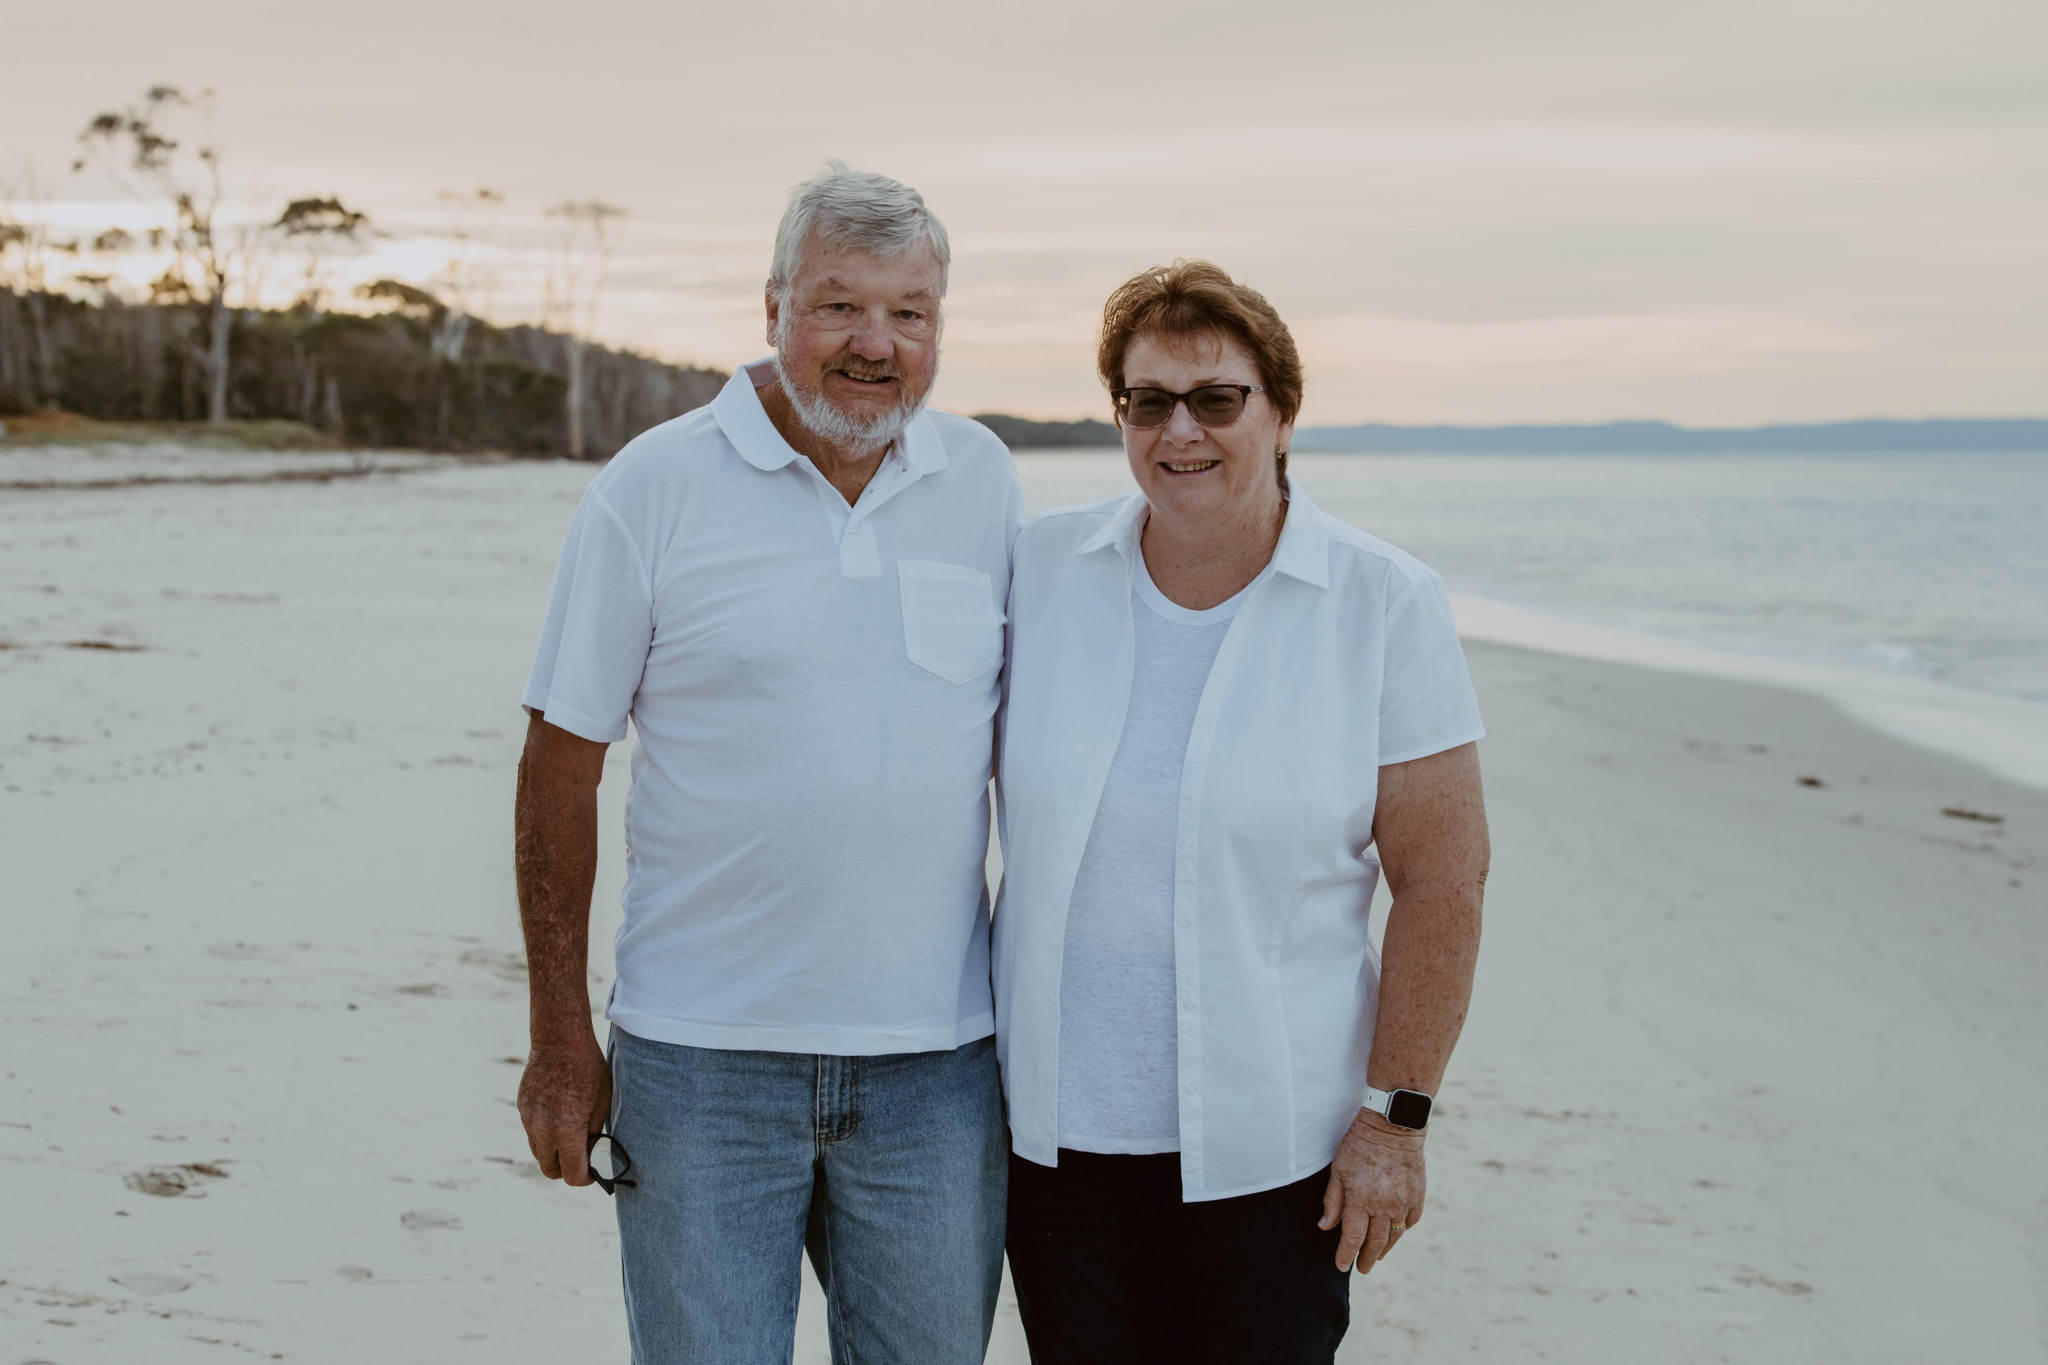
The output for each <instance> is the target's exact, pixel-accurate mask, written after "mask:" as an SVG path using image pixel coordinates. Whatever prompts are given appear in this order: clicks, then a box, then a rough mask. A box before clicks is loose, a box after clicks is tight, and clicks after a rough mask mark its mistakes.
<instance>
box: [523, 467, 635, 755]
mask: <svg viewBox="0 0 2048 1365" xmlns="http://www.w3.org/2000/svg"><path fill="white" fill-rule="evenodd" d="M653 638H654V596H653V591H652V587H651V580H650V577H649V574H648V568H647V562H646V560H645V558H644V557H643V556H642V555H641V553H640V551H639V548H638V547H637V546H636V545H634V543H633V539H632V537H631V536H629V535H628V534H627V533H626V528H625V527H624V525H622V524H621V523H620V521H619V518H618V514H617V513H616V512H614V511H613V510H612V508H611V506H610V504H608V503H607V502H605V500H604V498H603V496H602V495H601V494H600V493H598V491H597V490H596V489H595V488H592V489H590V490H589V491H587V492H585V493H584V495H583V502H582V505H581V506H579V507H578V508H577V509H576V519H575V520H574V521H573V522H571V523H570V525H569V536H568V539H567V540H565V541H564V542H563V544H562V560H561V563H560V564H559V565H558V566H556V569H555V589H554V593H553V595H552V596H551V597H550V598H549V599H548V616H547V621H546V623H545V624H544V625H543V626H542V627H541V633H540V649H539V651H538V652H537V653H536V654H535V656H534V660H533V676H532V677H530V678H529V679H528V680H527V683H526V694H525V696H524V697H522V698H521V704H522V705H524V706H525V707H526V709H527V710H529V711H539V712H541V713H543V714H544V715H545V716H546V717H547V719H548V723H549V724H551V725H559V726H560V727H561V728H562V729H564V730H567V731H568V732H569V733H571V734H573V735H581V736H582V737H583V738H584V739H588V740H595V741H597V742H598V743H600V744H616V743H617V742H618V741H620V740H622V739H624V738H625V737H626V717H627V716H628V715H629V714H630V713H631V711H632V709H633V696H634V694H635V693H637V692H638V691H639V690H640V675H641V673H642V671H643V670H644V669H645V668H646V666H647V650H648V647H649V645H650V643H651V642H652V641H653Z"/></svg>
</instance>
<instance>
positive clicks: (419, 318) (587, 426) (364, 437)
mask: <svg viewBox="0 0 2048 1365" xmlns="http://www.w3.org/2000/svg"><path fill="white" fill-rule="evenodd" d="M370 288H371V289H372V290H373V291H375V292H376V293H377V294H378V295H380V296H381V297H382V299H383V300H385V301H390V302H395V303H396V306H395V307H392V308H391V309H390V311H387V312H381V313H342V312H334V311H321V312H315V311H314V310H313V309H311V308H309V307H306V306H304V305H300V306H296V307H293V308H289V309H229V310H227V315H226V316H227V320H226V324H225V325H226V327H227V329H228V330H227V335H226V337H225V341H226V342H227V349H228V354H229V355H230V356H231V357H232V364H231V365H230V366H229V368H228V370H227V378H226V383H225V386H224V389H221V390H216V389H215V387H214V382H213V376H212V373H211V372H210V371H209V369H208V366H207V364H206V354H207V350H208V348H209V346H210V344H211V341H212V337H213V336H214V334H215V333H214V332H213V330H212V329H213V327H214V326H215V324H214V321H213V319H212V317H211V310H210V308H209V307H208V306H207V305H205V304H202V303H127V302H123V301H121V300H120V299H118V298H110V299H107V300H104V301H99V302H87V301H83V300H79V299H75V298H72V297H69V296H68V295H64V294H56V293H49V292H39V293H32V294H24V293H20V292H17V291H15V290H13V289H9V288H0V416H5V415H11V414H18V413H23V412H28V411H30V410H33V409H35V408H39V407H55V408H62V409H64V410H65V411H67V412H75V413H78V414H80V415H82V416H86V417H92V418H97V419H100V420H105V421H202V420H208V419H210V418H212V417H214V415H215V414H216V412H218V411H220V408H219V407H218V406H217V405H216V399H222V400H224V404H225V413H226V415H227V416H228V417H230V418H244V419H263V418H282V419H286V420H291V421H298V422H304V423H305V424H307V425H308V426H311V427H315V428H317V429H319V430H321V431H324V432H326V433H328V434H329V435H331V436H332V437H333V438H334V439H335V440H337V441H339V442H342V443H344V444H348V445H362V446H403V447H407V448H411V449H417V450H445V451H503V452H506V453H509V454H518V455H571V454H574V455H575V456H577V457H579V458H588V459H605V458H608V457H610V456H611V455H612V454H614V453H616V452H617V450H618V449H619V447H621V446H623V445H624V444H625V443H626V442H627V441H629V440H631V439H632V438H633V437H634V436H636V435H638V434H639V433H640V432H642V431H645V430H646V429H647V428H648V427H651V426H654V425H655V424H657V423H659V422H664V421H667V420H668V419H669V418H671V417H674V416H676V415H677V414H679V413H682V412H687V411H689V410H690V409H692V408H695V407H700V406H702V405H703V404H705V403H708V402H710V401H711V399H712V398H713V397H715V396H716V395H717V393H718V390H719V388H720V386H721V385H723V384H724V382H725V380H726V376H725V375H724V374H723V373H721V372H720V371H717V370H711V369H700V368H695V367H682V366H676V365H668V364H664V363H662V362H661V361H658V360H654V359H651V358H649V357H647V356H642V355H636V354H633V353H632V352H629V351H615V350H611V349H609V348H606V347H603V346H596V345H591V344H589V343H587V342H575V343H573V344H574V345H575V346H576V347H577V348H578V349H579V350H580V352H581V354H580V357H579V362H580V365H581V367H582V375H583V380H582V383H583V389H584V393H583V401H582V403H581V411H580V429H581V435H582V438H583V439H582V442H581V449H580V450H574V451H572V448H571V443H570V441H569V429H568V426H567V422H568V415H569V386H570V375H571V369H570V366H571V364H572V361H571V358H570V357H571V345H572V341H571V339H570V338H569V337H566V336H564V335H563V334H561V333H558V332H554V331H549V330H546V329H543V328H539V327H530V326H517V327H494V326H492V325H490V324H489V323H486V322H482V321H480V320H478V319H474V318H471V319H469V320H468V322H467V325H466V327H465V328H464V329H463V330H464V337H463V345H462V347H461V350H460V351H459V353H457V354H455V355H453V356H451V355H450V353H449V348H448V347H447V345H446V344H445V341H444V339H443V338H444V336H445V333H446V331H447V324H448V318H449V310H448V308H447V306H446V305H445V304H443V303H442V302H440V301H439V300H438V299H436V298H435V297H434V296H433V295H431V294H429V293H427V292H426V291H425V290H421V289H419V288H417V287H415V286H412V285H406V284H402V283H400V282H397V281H388V280H387V281H378V282H377V284H376V285H373V286H371V287H370Z"/></svg>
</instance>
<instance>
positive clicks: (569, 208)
mask: <svg viewBox="0 0 2048 1365" xmlns="http://www.w3.org/2000/svg"><path fill="white" fill-rule="evenodd" d="M625 216H626V211H625V210H624V209H622V208H619V207H618V206H617V205H615V204H606V203H602V202H600V201H599V200H596V199H586V200H581V201H578V200H573V199H572V200H569V201H567V202H565V203H561V204H557V205H555V207H553V208H551V209H549V210H548V217H550V218H552V219H554V220H555V222H556V225H557V230H556V233H555V242H554V252H553V255H552V257H551V258H550V261H549V265H548V278H547V294H546V307H547V321H548V326H549V327H551V328H552V329H554V330H555V331H557V332H560V333H561V334H562V347H563V352H564V358H565V359H566V360H567V362H568V365H567V368H568V371H569V394H568V404H567V407H568V414H567V415H568V423H569V433H568V434H569V458H570V459H572V460H580V459H582V458H583V451H584V433H583V423H584V414H585V409H586V407H587V406H588V398H587V395H586V392H585V387H584V374H583V353H584V349H585V348H586V347H587V346H588V345H589V342H590V338H591V335H592V334H593V333H594V332H596V330H597V307H598V304H599V302H600V301H601V300H602V299H603V297H604V287H605V283H606V281H607V279H608V278H609V277H610V275H611V266H612V250H613V248H614V246H616V244H617V240H618V229H619V224H620V222H621V220H623V219H624V218H625Z"/></svg>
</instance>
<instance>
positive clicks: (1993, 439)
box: [1293, 417, 2048, 455]
mask: <svg viewBox="0 0 2048 1365" xmlns="http://www.w3.org/2000/svg"><path fill="white" fill-rule="evenodd" d="M1293 448H1294V449H1295V450H1298V451H1303V452H1310V451H1324V452H1336V453H1350V454H1388V455H1660V454H1735V453H1744V452H1748V453H1756V454H1808V453H1814V454H1819V453H1842V454H1848V453H1856V452H1865V453H1876V452H1887V453H1890V452H1909V451H1926V452H1944V453H1945V452H1957V453H1961V452H1991V451H2041V452H2044V453H2048V419H2044V418H2038V417H2009V418H1960V417H1938V418H1930V419H1927V420H1924V421H1909V422H1906V421H1884V420H1871V421H1862V422H1820V423H1815V424H1812V425H1803V426H1768V427H1680V426H1673V425H1672V424H1671V423H1669V422H1607V423H1603V424H1601V425H1598V426H1510V427H1450V426H1439V427H1404V426H1389V425H1385V424H1382V423H1378V422H1368V423H1365V424H1363V425H1360V426H1350V427H1304V428H1302V429H1301V430H1300V431H1297V432H1296V433H1295V434H1294V446H1293Z"/></svg>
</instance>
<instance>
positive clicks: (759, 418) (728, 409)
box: [711, 359, 946, 475]
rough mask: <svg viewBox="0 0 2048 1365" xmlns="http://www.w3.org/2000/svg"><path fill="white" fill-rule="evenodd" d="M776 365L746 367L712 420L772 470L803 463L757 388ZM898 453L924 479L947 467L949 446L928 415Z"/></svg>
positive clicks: (915, 421) (901, 440)
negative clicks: (758, 376)
mask: <svg viewBox="0 0 2048 1365" xmlns="http://www.w3.org/2000/svg"><path fill="white" fill-rule="evenodd" d="M774 364H775V362H774V361H773V360H772V359H770V360H757V361H755V362H753V363H752V364H751V365H742V366H740V367H739V368H738V369H736V370H734V371H733V372H732V378H731V379H728V380H726V381H725V387H724V388H723V389H720V390H719V391H718V397H716V398H714V399H712V400H711V415H712V417H713V418H714V419H715V420H716V421H717V423H718V429H719V430H720V431H723V432H724V433H725V438H726V439H727V440H728V441H731V442H732V444H733V449H735V450H737V451H739V453H740V458H741V459H743V460H745V461H746V462H747V463H748V464H750V465H752V466H754V468H756V469H760V470H766V471H773V470H777V469H781V468H783V467H784V466H785V465H787V464H788V463H789V462H790V461H792V460H794V459H796V458H797V452H796V450H795V448H794V447H792V446H791V445H790V443H789V442H787V441H785V440H783V439H782V433H781V432H779V431H777V430H776V429H775V423H773V422H771V421H769V420H768V409H766V408H765V407H763V406H761V395H760V394H759V393H758V392H757V391H756V389H755V384H754V376H755V374H756V373H757V372H760V371H762V370H764V369H765V370H767V372H768V373H773V366H774ZM896 450H897V452H898V453H899V454H900V455H901V456H902V457H903V462H904V463H905V464H907V465H909V466H910V468H911V470H912V471H913V472H915V473H917V474H919V475H924V474H936V473H938V472H939V471H940V470H941V469H944V468H945V467H946V445H945V442H944V441H942V440H940V439H939V433H938V430H937V428H936V427H934V426H933V425H932V419H931V414H929V413H927V412H924V411H922V410H920V411H919V412H918V414H917V416H915V417H913V418H911V419H910V425H909V426H907V427H905V428H904V429H903V435H902V436H900V437H898V438H897V440H896Z"/></svg>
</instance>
